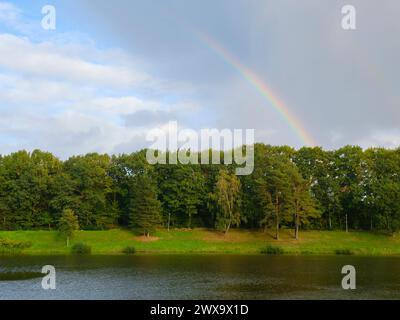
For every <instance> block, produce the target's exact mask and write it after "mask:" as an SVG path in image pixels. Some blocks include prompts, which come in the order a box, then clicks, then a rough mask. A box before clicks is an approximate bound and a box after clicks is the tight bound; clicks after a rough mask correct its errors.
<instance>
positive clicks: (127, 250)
mask: <svg viewBox="0 0 400 320" xmlns="http://www.w3.org/2000/svg"><path fill="white" fill-rule="evenodd" d="M122 253H125V254H134V253H136V249H135V248H134V247H130V246H127V247H125V248H123V249H122Z"/></svg>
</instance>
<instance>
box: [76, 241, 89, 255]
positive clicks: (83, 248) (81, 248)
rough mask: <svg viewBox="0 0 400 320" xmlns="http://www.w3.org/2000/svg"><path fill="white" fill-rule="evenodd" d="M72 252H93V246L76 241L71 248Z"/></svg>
mask: <svg viewBox="0 0 400 320" xmlns="http://www.w3.org/2000/svg"><path fill="white" fill-rule="evenodd" d="M71 252H72V253H74V254H91V252H92V247H91V246H89V245H87V244H84V243H75V244H74V245H73V246H72V248H71Z"/></svg>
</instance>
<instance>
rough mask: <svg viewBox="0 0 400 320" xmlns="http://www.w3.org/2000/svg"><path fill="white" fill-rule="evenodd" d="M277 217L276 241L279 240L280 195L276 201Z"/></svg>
mask: <svg viewBox="0 0 400 320" xmlns="http://www.w3.org/2000/svg"><path fill="white" fill-rule="evenodd" d="M275 215H276V231H275V239H276V240H279V197H278V195H276V201H275Z"/></svg>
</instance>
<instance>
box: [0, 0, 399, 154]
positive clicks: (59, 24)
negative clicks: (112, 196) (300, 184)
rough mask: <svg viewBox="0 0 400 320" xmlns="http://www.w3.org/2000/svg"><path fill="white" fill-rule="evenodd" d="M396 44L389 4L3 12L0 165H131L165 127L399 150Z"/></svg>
mask: <svg viewBox="0 0 400 320" xmlns="http://www.w3.org/2000/svg"><path fill="white" fill-rule="evenodd" d="M47 4H49V5H53V6H54V8H55V9H56V29H55V30H44V29H43V28H42V26H41V20H42V18H43V16H44V15H43V14H42V12H41V10H42V7H43V6H44V5H47ZM347 4H351V5H353V6H354V8H355V9H356V30H344V29H343V28H342V25H341V21H342V18H343V14H342V12H341V9H342V7H343V6H344V5H347ZM399 34H400V2H399V1H397V0H385V1H376V0H368V1H367V0H363V1H356V0H347V1H336V0H335V1H329V2H328V1H319V0H302V1H298V0H279V1H278V0H273V1H272V0H203V1H194V0H168V1H165V0H152V1H150V0H148V1H147V0H146V1H144V0H142V1H136V0H114V1H109V0H108V1H106V0H96V1H94V0H79V1H78V0H68V1H66V0H65V1H61V0H54V1H49V0H47V1H37V0H31V1H29V2H28V1H8V2H3V1H1V0H0V154H8V153H11V152H15V151H18V150H21V149H26V150H29V151H31V150H34V149H42V150H45V151H50V152H52V153H54V154H55V155H57V156H58V157H60V158H63V159H64V158H67V157H69V156H71V155H77V154H84V153H88V152H99V153H110V154H118V153H130V152H134V151H136V150H138V149H141V148H145V147H149V145H150V144H151V143H150V142H148V141H147V140H146V134H147V133H148V132H149V131H150V130H152V129H154V128H165V127H166V126H167V124H168V122H169V121H177V122H178V125H179V127H180V128H181V129H183V128H191V129H194V130H198V131H199V130H201V129H203V128H217V129H224V128H228V129H243V130H244V129H254V130H255V140H256V141H257V142H264V143H268V144H272V145H283V144H285V145H290V146H293V147H295V148H300V147H302V146H305V145H307V146H322V147H324V148H325V149H333V148H339V147H341V146H344V145H348V144H357V145H360V146H362V147H363V148H368V147H372V146H382V147H388V148H396V147H399V144H400V90H399V88H398V85H399V83H400V63H399V57H400V41H399V38H398V35H399Z"/></svg>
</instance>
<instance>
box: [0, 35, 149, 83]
mask: <svg viewBox="0 0 400 320" xmlns="http://www.w3.org/2000/svg"><path fill="white" fill-rule="evenodd" d="M60 49H61V48H57V50H55V47H54V45H53V44H51V43H38V44H37V43H32V42H31V41H29V40H28V39H26V38H22V37H17V36H14V35H10V34H1V35H0V67H1V68H3V69H5V70H7V71H11V72H18V73H19V74H22V75H24V76H34V77H41V78H45V79H55V80H61V81H73V82H78V83H83V84H86V85H102V86H111V87H116V86H117V87H125V88H127V87H129V86H134V85H135V84H138V83H140V82H143V81H146V80H147V79H148V77H147V76H146V75H144V74H143V73H141V72H135V71H133V70H132V69H127V68H124V67H120V66H115V65H111V64H100V63H93V62H90V61H86V60H83V59H81V58H78V57H70V56H69V55H67V54H66V53H63V52H62V50H60Z"/></svg>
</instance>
